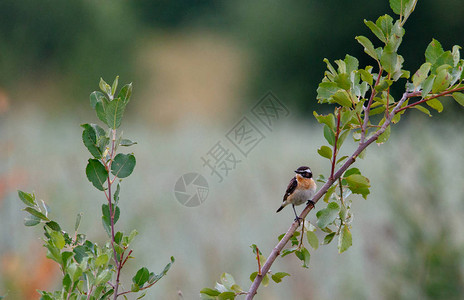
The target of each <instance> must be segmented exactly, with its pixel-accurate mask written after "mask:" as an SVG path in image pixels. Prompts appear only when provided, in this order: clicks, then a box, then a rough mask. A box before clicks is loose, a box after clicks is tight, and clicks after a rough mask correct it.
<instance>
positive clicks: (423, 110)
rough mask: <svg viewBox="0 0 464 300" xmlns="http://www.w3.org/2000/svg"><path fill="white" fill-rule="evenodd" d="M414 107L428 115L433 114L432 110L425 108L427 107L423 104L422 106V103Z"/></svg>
mask: <svg viewBox="0 0 464 300" xmlns="http://www.w3.org/2000/svg"><path fill="white" fill-rule="evenodd" d="M412 108H415V109H417V110H419V111H421V112H423V113H424V114H426V115H428V116H429V117H431V116H432V115H431V114H430V111H429V110H428V109H427V108H425V107H423V106H421V105H416V106H413V107H412Z"/></svg>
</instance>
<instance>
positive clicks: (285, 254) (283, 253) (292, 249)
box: [281, 247, 298, 257]
mask: <svg viewBox="0 0 464 300" xmlns="http://www.w3.org/2000/svg"><path fill="white" fill-rule="evenodd" d="M297 249H298V247H292V248H288V249H284V250H282V254H281V256H282V257H285V256H287V255H289V254H291V253H293V252H295V251H296V250H297Z"/></svg>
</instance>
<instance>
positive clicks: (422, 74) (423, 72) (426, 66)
mask: <svg viewBox="0 0 464 300" xmlns="http://www.w3.org/2000/svg"><path fill="white" fill-rule="evenodd" d="M431 66H432V65H431V64H430V63H428V62H426V63H423V64H422V66H421V67H420V68H419V70H417V71H416V73H414V75H413V76H412V83H413V84H414V87H415V88H417V87H418V86H420V85H421V83H422V82H424V80H425V79H426V78H427V76H428V74H429V71H430V67H431Z"/></svg>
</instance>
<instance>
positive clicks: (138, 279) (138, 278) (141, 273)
mask: <svg viewBox="0 0 464 300" xmlns="http://www.w3.org/2000/svg"><path fill="white" fill-rule="evenodd" d="M149 275H150V272H148V269H147V268H145V267H143V268H140V269H139V270H138V271H137V274H135V276H134V277H132V282H133V283H135V284H136V285H138V286H139V287H143V285H144V284H145V283H146V282H147V281H148V277H149Z"/></svg>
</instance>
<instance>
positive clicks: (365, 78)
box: [344, 69, 374, 123]
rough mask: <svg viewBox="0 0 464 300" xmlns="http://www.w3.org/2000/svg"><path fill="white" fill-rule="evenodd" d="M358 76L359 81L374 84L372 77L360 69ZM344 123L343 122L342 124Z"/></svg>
mask: <svg viewBox="0 0 464 300" xmlns="http://www.w3.org/2000/svg"><path fill="white" fill-rule="evenodd" d="M358 72H359V74H360V75H361V80H362V81H365V82H367V84H369V85H372V84H373V83H374V77H373V76H372V74H371V73H369V72H368V71H366V70H363V69H360V70H358ZM344 123H345V122H344Z"/></svg>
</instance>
